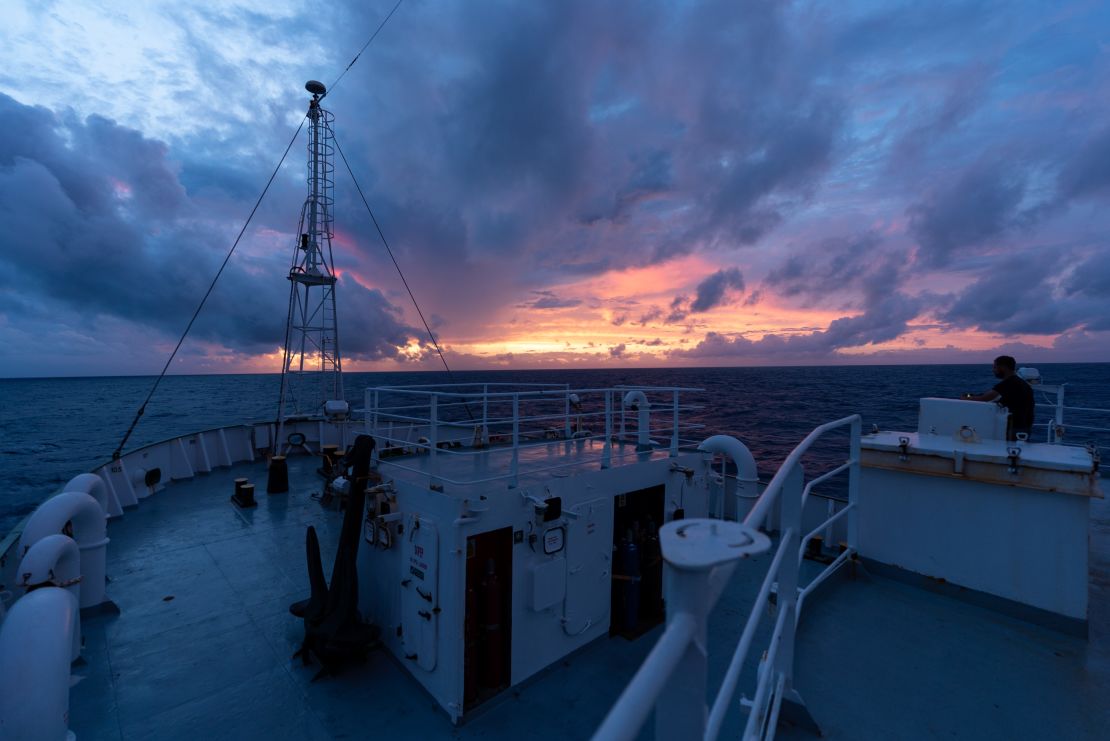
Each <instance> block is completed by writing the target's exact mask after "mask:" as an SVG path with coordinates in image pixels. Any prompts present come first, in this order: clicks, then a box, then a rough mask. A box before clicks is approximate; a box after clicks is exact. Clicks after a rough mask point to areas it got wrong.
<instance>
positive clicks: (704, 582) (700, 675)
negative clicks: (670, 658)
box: [655, 562, 713, 741]
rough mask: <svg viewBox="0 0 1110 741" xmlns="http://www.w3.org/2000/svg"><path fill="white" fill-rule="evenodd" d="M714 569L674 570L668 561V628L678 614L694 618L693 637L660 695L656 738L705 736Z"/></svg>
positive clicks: (666, 578)
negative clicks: (711, 580)
mask: <svg viewBox="0 0 1110 741" xmlns="http://www.w3.org/2000/svg"><path fill="white" fill-rule="evenodd" d="M712 571H713V567H712V566H706V567H704V568H701V569H697V570H687V569H677V568H674V567H673V566H672V565H671V564H670V563H669V562H668V563H667V564H666V574H665V578H664V580H663V583H664V584H665V585H666V595H667V625H670V624H671V623H672V622H674V620H675V619H676V618H678V617H679V616H680V615H683V614H686V615H689V616H691V617H693V619H694V624H695V626H696V628H695V630H694V637H693V640H691V641H690V642H689V643H687V644H686V650H685V651H684V652H683V654H682V658H681V659H679V661H678V664H677V665H676V666H675V668H674V671H672V672H671V675H670V677H669V678H668V680H667V683H666V684H665V685H664V686H663V691H662V692H660V693H659V696H660V698H662V699H663V703H662V704H657V705H656V710H655V738H657V739H690V740H691V741H692V740H693V739H700V738H702V736H704V735H705V725H706V722H707V721H708V719H709V706H708V704H707V701H706V685H707V679H706V677H707V675H708V673H709V659H708V643H707V635H706V634H707V631H706V625H707V623H708V622H709V609H710V607H711V606H712V605H711V604H710V600H711V595H712V593H713V590H712V589H711V588H710V585H709V575H710V573H712Z"/></svg>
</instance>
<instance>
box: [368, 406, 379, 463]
mask: <svg viewBox="0 0 1110 741" xmlns="http://www.w3.org/2000/svg"><path fill="white" fill-rule="evenodd" d="M373 396H374V398H373V404H371V405H370V410H371V413H370V414H368V415H367V416H366V419H367V424H369V425H370V429H368V430H367V431H366V434H368V435H372V436H373V437H380V436H379V435H378V390H377V389H374V395H373ZM381 448H382V446H381V445H375V446H374V452H373V453H372V454H371V460H372V461H373V462H374V464H375V465H376V464H377V463H378V462H379V461H380V460H381V456H382V451H381Z"/></svg>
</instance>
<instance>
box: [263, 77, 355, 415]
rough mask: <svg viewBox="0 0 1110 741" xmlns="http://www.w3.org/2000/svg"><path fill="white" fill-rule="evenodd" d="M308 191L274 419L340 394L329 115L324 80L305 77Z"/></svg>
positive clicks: (320, 407)
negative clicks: (308, 97)
mask: <svg viewBox="0 0 1110 741" xmlns="http://www.w3.org/2000/svg"><path fill="white" fill-rule="evenodd" d="M305 89H306V90H308V92H310V93H312V100H311V101H310V102H309V104H308V119H309V130H308V135H309V140H308V178H307V180H308V196H307V198H305V202H304V206H302V207H301V217H300V221H299V223H298V226H297V234H298V238H297V243H296V246H295V247H294V250H293V261H292V265H291V267H290V268H289V276H288V278H289V317H288V320H287V322H286V325H285V351H284V359H283V361H282V374H281V402H280V403H279V405H278V422H279V424H280V423H281V422H283V421H284V420H285V419H287V418H289V417H291V416H300V415H315V414H322V413H323V412H324V404H325V402H328V401H331V400H342V399H343V363H342V358H341V356H340V354H339V326H338V323H337V319H336V311H335V283H336V275H335V263H334V261H333V259H332V249H331V240H332V234H333V216H332V206H333V204H334V189H335V165H334V161H333V155H334V152H335V145H334V134H333V132H332V121H333V118H334V117H333V116H332V114H331V113H330V112H328V111H326V110H324V109H323V108H322V107H321V106H320V101H321V100H322V99H323V97H324V96H325V95H326V94H327V90H326V88H325V87H324V85H323V84H321V83H319V82H316V81H315V80H309V81H308V83H306V84H305Z"/></svg>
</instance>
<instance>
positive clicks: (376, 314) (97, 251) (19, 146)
mask: <svg viewBox="0 0 1110 741" xmlns="http://www.w3.org/2000/svg"><path fill="white" fill-rule="evenodd" d="M0 119H3V120H6V121H11V122H17V123H19V124H21V125H28V126H34V129H35V130H36V132H37V135H36V136H35V137H28V138H22V137H5V138H3V139H2V140H0V212H2V214H3V216H2V220H3V221H4V223H5V224H6V228H5V230H4V232H3V237H0V263H3V265H4V272H5V273H6V274H7V275H8V276H9V277H11V278H14V277H16V276H18V278H19V280H20V282H21V283H22V284H23V285H25V286H27V287H30V288H32V289H34V290H35V291H37V292H38V295H39V296H40V297H42V299H43V300H46V301H49V302H56V303H57V304H60V305H62V306H66V307H72V308H75V309H78V310H80V311H81V312H83V313H84V314H85V315H86V316H95V315H105V316H111V317H118V318H121V319H126V320H129V321H132V322H136V323H138V324H140V325H145V326H148V327H151V328H153V329H155V330H157V331H158V332H159V333H163V335H162V336H176V334H177V333H178V332H180V331H181V330H182V329H183V328H184V327H185V324H186V323H187V321H188V318H189V316H190V315H191V314H192V311H193V309H194V308H195V306H196V304H197V302H198V301H199V300H200V298H201V297H202V296H203V295H204V292H205V290H206V289H207V287H208V284H209V281H210V280H211V278H212V276H213V275H215V272H216V270H217V268H218V267H219V264H220V262H221V260H222V259H223V255H224V252H225V250H226V249H227V248H228V247H229V246H230V244H229V243H230V240H231V239H232V238H233V236H234V235H233V233H232V234H230V235H229V234H228V233H227V231H225V230H224V229H214V228H212V227H211V226H208V225H206V224H205V222H204V220H203V216H204V213H203V212H202V211H201V209H200V208H199V207H198V205H197V204H195V203H192V202H190V200H189V198H188V197H187V196H186V194H185V190H184V188H182V187H181V185H180V182H179V181H178V179H177V176H176V173H175V171H174V169H173V167H172V166H171V164H170V162H169V161H168V158H167V155H166V147H165V145H164V144H162V143H161V142H156V141H152V140H149V139H146V138H144V137H143V136H142V135H140V134H139V133H138V132H136V131H133V130H130V129H127V128H126V127H122V126H119V125H117V124H115V123H114V122H112V121H109V120H107V119H104V118H101V117H97V116H94V117H90V118H88V119H86V120H84V121H82V120H79V119H77V118H76V117H74V116H73V115H72V114H66V115H63V116H55V115H54V114H53V113H51V112H50V111H47V110H44V109H42V108H32V107H29V106H24V105H21V104H20V103H18V102H16V101H14V100H13V99H11V98H9V97H7V96H3V95H0ZM240 208H242V206H240ZM289 211H290V212H291V213H293V211H292V209H290V210H289ZM291 249H292V245H291V244H284V243H283V244H279V245H274V246H273V251H272V253H271V254H269V255H266V256H264V257H257V256H251V254H249V253H247V251H246V250H244V252H241V253H240V254H239V255H237V256H236V257H235V258H233V259H232V261H231V262H230V263H229V265H228V268H227V270H226V271H225V273H224V275H223V277H222V279H221V280H220V282H219V284H218V285H217V286H216V289H215V290H214V291H213V293H212V295H211V297H210V299H209V301H208V303H207V305H206V307H205V311H204V312H203V313H202V315H201V317H200V319H198V321H197V323H196V325H195V327H194V329H193V335H192V336H193V337H194V338H196V339H204V340H210V341H215V342H219V343H222V344H225V345H227V346H228V347H232V348H235V349H238V350H242V351H248V352H251V351H270V350H273V349H274V348H275V347H277V346H279V345H280V344H281V342H282V339H283V332H282V327H283V326H284V320H285V314H286V307H287V301H288V299H287V294H288V283H287V282H285V281H282V280H281V279H280V276H282V275H284V274H285V272H286V271H287V270H288V260H289V255H290V252H291ZM338 290H339V291H341V292H342V293H343V294H344V295H343V302H344V305H345V306H346V307H348V310H347V312H345V316H349V317H350V320H349V321H350V324H351V325H353V326H352V329H353V330H354V331H351V332H349V333H345V344H344V351H345V352H346V353H347V354H348V355H349V356H364V357H383V356H391V355H393V354H394V353H395V350H394V345H403V344H405V341H406V338H407V337H408V336H409V334H410V330H409V329H408V328H407V327H405V326H404V324H403V323H402V322H401V321H400V317H399V316H398V315H397V313H396V310H395V309H394V308H393V307H392V306H391V305H390V304H389V303H388V302H387V301H386V300H385V299H384V297H383V296H382V295H381V294H380V293H379V292H377V291H369V290H366V289H364V288H362V287H361V286H359V285H358V284H357V283H355V282H353V281H350V280H346V279H344V280H341V281H340V284H339V288H338Z"/></svg>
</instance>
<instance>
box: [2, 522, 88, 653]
mask: <svg viewBox="0 0 1110 741" xmlns="http://www.w3.org/2000/svg"><path fill="white" fill-rule="evenodd" d="M17 573H18V574H19V586H21V587H23V588H24V589H26V590H27V591H28V593H30V592H33V591H35V590H36V589H41V588H44V587H61V588H62V589H65V590H66V591H67V592H69V593H70V594H72V595H73V599H74V600H76V602H77V604H78V605H79V604H81V554H80V551H79V550H78V549H77V543H76V542H74V540H73V538H71V537H69V536H68V535H62V534H61V533H55V534H54V535H47V536H46V537H45V538H43V539H42V540H40V541H38V542H37V543H35V544H34V545H33V546H31V550H29V551H27V555H25V556H24V557H23V560H22V561H20V562H19V571H18V572H17ZM80 657H81V623H80V621H78V622H77V624H76V625H75V626H74V628H73V652H72V654H71V658H70V661H77V659H79V658H80Z"/></svg>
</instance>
